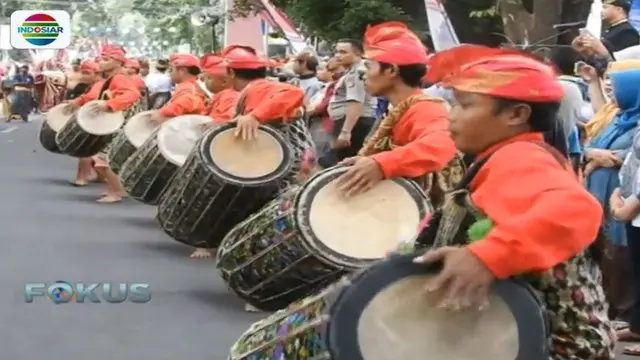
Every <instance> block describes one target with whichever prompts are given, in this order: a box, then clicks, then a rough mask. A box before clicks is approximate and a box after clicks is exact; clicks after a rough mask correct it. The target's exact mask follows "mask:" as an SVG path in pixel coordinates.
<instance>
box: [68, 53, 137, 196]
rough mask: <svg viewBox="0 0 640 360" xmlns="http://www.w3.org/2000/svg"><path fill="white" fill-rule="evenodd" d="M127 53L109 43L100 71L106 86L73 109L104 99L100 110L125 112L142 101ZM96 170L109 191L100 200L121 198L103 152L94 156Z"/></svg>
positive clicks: (95, 89)
mask: <svg viewBox="0 0 640 360" xmlns="http://www.w3.org/2000/svg"><path fill="white" fill-rule="evenodd" d="M126 61H127V58H126V53H125V51H124V49H122V48H121V47H119V46H114V45H106V46H105V47H103V48H102V50H101V52H100V70H101V71H102V73H103V74H104V77H105V80H104V83H103V84H102V86H93V87H92V88H91V90H90V91H89V92H88V93H87V94H85V95H83V96H81V97H79V98H77V99H75V100H74V101H72V102H71V103H70V106H69V107H70V111H73V110H75V109H77V108H79V107H80V106H82V105H84V104H85V103H87V102H89V101H92V100H98V99H104V98H105V97H106V102H105V103H104V106H102V107H100V108H96V111H103V112H107V111H123V110H128V109H129V108H132V107H134V106H135V105H136V103H138V101H139V100H140V92H139V91H138V89H137V87H136V85H135V83H134V82H133V80H131V77H129V76H127V75H125V73H124V68H123V66H124V64H125V63H126ZM93 160H94V162H95V164H94V167H95V169H96V172H97V173H98V174H99V175H100V176H102V177H104V179H105V182H106V185H107V192H106V193H105V194H104V195H103V196H102V197H101V198H99V199H98V202H100V203H114V202H118V201H121V200H122V198H123V197H124V196H125V192H124V189H122V185H121V184H120V179H119V178H118V175H116V174H115V173H114V172H113V171H111V169H109V164H108V162H107V159H106V158H105V156H104V155H103V154H100V155H96V156H94V157H93Z"/></svg>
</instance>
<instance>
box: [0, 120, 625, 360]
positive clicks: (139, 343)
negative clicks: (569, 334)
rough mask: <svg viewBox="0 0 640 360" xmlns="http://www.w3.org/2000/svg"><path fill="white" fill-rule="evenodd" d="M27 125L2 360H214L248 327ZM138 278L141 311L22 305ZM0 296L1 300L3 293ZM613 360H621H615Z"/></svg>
mask: <svg viewBox="0 0 640 360" xmlns="http://www.w3.org/2000/svg"><path fill="white" fill-rule="evenodd" d="M38 127H39V121H38V120H36V121H34V122H33V123H30V124H22V123H15V125H14V124H13V123H12V124H9V125H6V124H0V164H1V165H2V169H1V170H0V171H1V172H0V173H1V174H2V175H1V176H0V199H2V201H1V202H0V229H1V230H2V232H1V234H2V240H1V241H0V264H1V265H0V267H1V269H2V271H0V286H1V287H2V288H3V289H5V290H9V293H8V296H5V297H2V298H0V319H1V320H2V322H3V324H4V327H3V328H2V329H0V339H2V340H0V344H2V345H3V346H2V348H3V351H2V352H3V354H2V356H1V357H2V358H3V359H21V360H41V359H45V358H46V359H52V360H57V359H60V360H62V359H68V358H72V359H91V360H112V359H122V360H130V359H131V360H132V359H136V360H164V359H166V360H177V359H185V360H225V359H226V356H227V354H228V350H229V347H230V345H231V344H232V343H233V342H234V340H235V339H236V338H237V337H238V336H239V335H240V334H241V333H242V332H243V331H244V330H245V329H247V328H248V326H249V325H250V324H251V323H252V322H253V321H255V320H258V319H260V318H261V317H264V316H265V314H250V313H246V312H244V310H243V307H244V304H243V303H242V302H241V301H239V300H238V299H237V298H236V297H235V296H234V295H232V294H231V293H230V292H229V291H228V290H227V289H226V287H225V285H224V284H223V283H222V281H221V280H220V278H219V276H218V274H217V272H216V269H215V267H214V264H213V262H212V261H207V260H204V261H200V260H190V259H189V258H188V256H189V253H190V252H191V249H190V248H187V247H185V246H183V245H181V244H179V243H177V242H175V241H173V240H171V239H170V238H169V237H168V236H166V235H165V234H164V233H163V232H162V231H161V230H160V229H159V228H158V227H157V225H156V224H155V222H154V219H153V217H154V214H155V208H154V207H151V206H146V205H142V204H139V203H136V202H134V201H132V200H128V201H124V202H122V203H119V204H97V203H96V202H95V200H96V199H97V198H98V194H99V192H101V191H102V187H101V186H100V185H97V184H96V185H92V186H89V187H86V188H74V187H72V186H70V185H69V183H68V181H69V180H71V179H72V178H73V176H74V171H75V162H74V160H73V159H71V158H69V157H65V156H60V155H54V154H50V153H48V152H46V151H45V150H43V149H42V148H41V147H40V145H39V143H38V141H37V131H38ZM57 280H63V281H69V282H86V283H94V282H113V283H120V282H144V283H148V284H149V285H150V289H151V294H152V300H151V301H150V302H149V303H146V304H132V303H127V302H125V303H122V304H106V303H102V304H91V303H86V304H76V303H69V304H60V305H56V304H53V303H52V302H51V301H49V300H46V299H45V298H36V299H35V300H34V302H33V303H30V304H27V303H25V299H24V288H25V284H26V283H34V282H36V283H51V282H54V281H57ZM5 295H7V293H5ZM618 359H622V360H631V359H634V358H633V357H626V356H621V357H618Z"/></svg>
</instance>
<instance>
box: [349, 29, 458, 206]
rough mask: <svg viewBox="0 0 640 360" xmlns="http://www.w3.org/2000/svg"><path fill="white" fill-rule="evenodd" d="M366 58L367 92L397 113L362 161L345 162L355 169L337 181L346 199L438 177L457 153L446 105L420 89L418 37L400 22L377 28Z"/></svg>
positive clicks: (369, 34)
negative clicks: (388, 183) (395, 182)
mask: <svg viewBox="0 0 640 360" xmlns="http://www.w3.org/2000/svg"><path fill="white" fill-rule="evenodd" d="M365 58H366V59H367V61H366V63H365V65H366V68H367V72H366V80H365V85H366V88H367V90H368V92H369V93H370V94H371V95H372V96H384V97H386V98H387V99H389V101H390V103H391V105H393V110H392V111H391V112H390V114H389V115H388V116H387V117H386V118H384V120H382V122H381V123H380V126H379V127H378V129H377V130H376V132H375V133H374V135H373V136H372V137H371V139H370V140H369V141H368V142H367V143H366V144H365V145H364V147H363V148H362V150H361V151H360V153H359V156H356V157H351V158H348V159H345V160H344V161H343V162H342V164H345V165H351V168H350V169H349V171H347V172H346V173H345V174H344V175H343V176H341V178H340V179H339V180H338V184H339V186H340V187H341V189H342V190H343V191H344V192H345V195H347V196H354V195H357V194H359V193H361V192H364V191H367V190H369V189H371V188H372V187H374V186H375V185H376V184H377V183H378V182H380V181H382V180H383V179H388V178H394V177H408V178H417V177H420V176H423V175H426V174H429V173H434V172H438V171H440V170H442V169H443V168H444V167H445V165H447V164H448V163H449V162H450V161H451V160H452V159H453V157H454V155H455V154H456V148H455V145H454V144H453V141H452V140H451V137H450V134H449V131H448V126H449V119H448V114H447V109H446V107H445V106H444V100H442V99H440V98H433V97H429V96H427V95H424V94H423V93H422V90H421V88H420V86H421V83H422V78H423V77H424V75H425V72H426V65H425V64H426V62H427V52H426V49H425V48H424V45H422V43H421V42H420V40H419V39H418V37H417V36H416V35H415V34H413V33H412V32H411V31H410V30H409V29H408V28H407V27H406V26H405V25H404V24H402V23H398V22H389V23H383V24H379V25H376V26H373V27H371V28H369V29H367V31H366V33H365ZM459 175H460V176H461V175H462V171H460V174H459ZM446 190H448V189H442V191H446Z"/></svg>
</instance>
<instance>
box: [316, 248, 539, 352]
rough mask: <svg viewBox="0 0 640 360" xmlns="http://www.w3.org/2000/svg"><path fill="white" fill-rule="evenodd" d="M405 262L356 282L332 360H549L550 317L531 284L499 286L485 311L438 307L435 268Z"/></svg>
mask: <svg viewBox="0 0 640 360" xmlns="http://www.w3.org/2000/svg"><path fill="white" fill-rule="evenodd" d="M414 256H415V255H402V256H397V257H393V258H392V259H390V260H388V261H385V262H382V263H379V264H377V265H375V266H373V267H371V268H370V269H368V270H366V271H364V272H363V273H361V274H359V275H358V276H356V278H355V279H354V280H353V284H352V285H350V286H349V287H347V288H346V289H345V290H344V291H343V292H342V294H340V295H339V296H338V298H337V300H336V301H335V302H334V303H333V304H332V306H331V310H330V311H331V315H330V323H329V325H328V326H327V329H326V339H327V342H328V345H329V348H330V351H331V353H332V355H333V357H332V359H333V360H364V359H366V360H396V359H424V358H429V359H434V360H440V359H442V360H448V359H456V360H548V359H549V355H548V341H547V328H546V323H545V315H544V312H543V309H542V307H541V306H540V304H539V303H538V301H537V299H536V297H535V296H534V294H533V293H532V291H531V290H530V289H529V288H528V286H527V285H524V284H520V283H516V282H513V281H498V282H496V283H495V284H494V286H493V289H492V293H491V294H490V297H489V306H488V307H487V308H486V309H484V310H482V311H478V310H475V309H474V310H465V311H460V312H453V311H450V310H445V309H440V308H438V307H437V304H438V299H440V297H441V296H442V294H437V293H427V292H426V291H425V290H424V286H425V284H426V281H427V279H429V278H430V277H433V276H435V275H436V273H437V271H438V270H439V268H438V267H436V266H431V267H430V268H429V267H426V266H423V265H416V264H413V263H412V259H413V257H414Z"/></svg>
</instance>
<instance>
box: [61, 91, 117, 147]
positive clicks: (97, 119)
mask: <svg viewBox="0 0 640 360" xmlns="http://www.w3.org/2000/svg"><path fill="white" fill-rule="evenodd" d="M101 102H103V100H95V101H90V102H88V103H86V104H85V105H83V106H82V107H81V108H80V109H78V111H76V113H75V114H74V115H73V116H72V117H71V119H70V120H69V121H67V122H66V123H65V124H64V126H63V127H62V129H60V131H58V134H57V135H56V144H58V148H59V149H60V151H62V152H63V153H64V154H67V155H69V156H74V157H79V158H85V157H90V156H93V155H96V154H97V153H99V152H100V151H102V149H104V148H105V147H106V146H107V145H108V144H109V143H110V142H111V140H113V137H114V136H115V134H116V133H117V132H118V130H119V129H120V128H121V127H122V125H123V124H124V121H125V119H124V115H123V114H122V112H120V111H116V112H100V113H98V114H97V115H94V114H93V113H92V110H93V109H94V108H95V107H96V106H97V105H98V104H99V103H101Z"/></svg>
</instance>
